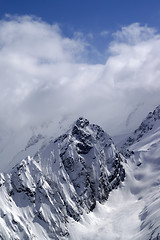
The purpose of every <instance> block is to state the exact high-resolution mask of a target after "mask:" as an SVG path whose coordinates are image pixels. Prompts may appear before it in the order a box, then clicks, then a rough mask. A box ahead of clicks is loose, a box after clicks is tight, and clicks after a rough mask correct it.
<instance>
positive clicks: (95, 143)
mask: <svg viewBox="0 0 160 240" xmlns="http://www.w3.org/2000/svg"><path fill="white" fill-rule="evenodd" d="M42 139H43V137H42V136H41V135H38V136H37V137H36V138H35V137H32V138H31V139H30V140H29V142H28V144H27V146H26V148H25V150H24V151H22V152H23V154H24V152H25V151H27V153H28V149H29V148H32V152H34V151H33V148H34V145H35V149H36V148H37V143H38V142H39V140H42ZM17 156H18V155H17ZM124 160H125V159H124V157H123V156H122V154H121V153H120V152H119V151H118V150H117V149H116V147H115V145H114V143H113V141H112V139H111V138H110V136H109V135H108V134H106V133H105V132H104V131H103V130H102V129H101V128H100V127H99V126H97V125H95V124H90V123H89V121H88V120H86V119H84V118H79V119H78V120H77V121H76V122H75V123H74V124H73V126H72V127H71V129H70V130H68V131H67V132H66V133H65V134H64V135H62V136H60V137H59V138H57V139H53V138H51V139H49V140H48V141H47V140H45V141H44V142H43V144H42V146H41V147H40V149H39V150H38V151H37V152H36V153H35V155H34V156H28V157H26V158H25V159H23V160H22V161H21V162H20V163H18V164H17V165H16V166H15V167H13V168H12V170H11V171H10V172H9V173H4V174H3V173H1V175H0V239H29V240H30V239H39V240H40V239H68V238H70V237H71V233H70V232H71V231H70V230H69V224H70V222H72V220H73V221H74V222H80V221H81V219H82V216H83V214H84V213H87V214H88V213H89V212H92V211H93V210H94V209H95V208H96V205H97V203H104V202H105V201H106V200H107V199H108V197H109V193H110V192H111V191H112V190H113V189H116V188H117V187H118V186H119V185H120V183H121V182H123V181H124V178H125V170H124V167H123V162H124Z"/></svg>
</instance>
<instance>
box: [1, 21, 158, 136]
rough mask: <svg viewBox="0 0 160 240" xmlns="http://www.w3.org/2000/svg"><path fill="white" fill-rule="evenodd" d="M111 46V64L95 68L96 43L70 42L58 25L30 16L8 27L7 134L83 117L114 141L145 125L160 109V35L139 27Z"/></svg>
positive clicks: (4, 74) (4, 67)
mask: <svg viewBox="0 0 160 240" xmlns="http://www.w3.org/2000/svg"><path fill="white" fill-rule="evenodd" d="M112 39H113V40H112V41H111V42H110V44H109V46H108V48H107V49H106V51H108V52H109V55H108V58H107V59H106V62H105V63H104V64H98V63H97V64H91V63H90V62H92V61H90V59H87V56H89V55H90V54H89V53H88V51H93V48H92V47H90V48H89V47H88V46H89V45H90V43H89V42H87V41H86V40H85V39H84V38H78V36H77V34H73V38H68V37H66V36H64V35H63V33H62V31H61V29H60V27H59V26H58V25H57V24H54V25H49V24H48V23H45V22H43V21H42V20H40V19H38V18H35V17H30V16H23V17H9V18H6V19H3V20H1V21H0V72H1V75H0V89H1V94H0V124H1V128H3V127H7V128H8V127H9V128H15V129H20V128H24V127H26V126H31V125H37V124H41V123H43V122H45V121H49V120H51V119H52V121H54V122H55V123H56V122H58V121H60V120H62V119H64V118H67V117H68V116H73V118H76V117H77V116H80V115H81V116H84V117H87V118H89V119H90V120H91V121H92V122H95V123H97V124H100V125H102V127H104V128H105V129H106V130H107V131H108V132H109V133H111V134H115V133H117V132H120V131H121V130H123V129H124V128H125V126H127V127H128V128H133V127H135V125H136V124H138V123H140V121H141V119H142V118H143V117H144V116H145V115H146V112H148V110H151V109H152V107H153V106H155V105H156V104H158V103H160V99H159V98H160V97H159V90H160V58H159V56H160V34H159V33H157V32H156V30H155V29H153V28H149V27H148V26H141V25H140V24H138V23H133V24H132V25H129V26H125V27H122V28H121V29H120V30H118V31H117V32H116V33H113V38H112ZM89 49H90V50H89ZM97 52H98V49H97ZM133 120H134V121H133Z"/></svg>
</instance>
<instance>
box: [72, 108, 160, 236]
mask: <svg viewBox="0 0 160 240" xmlns="http://www.w3.org/2000/svg"><path fill="white" fill-rule="evenodd" d="M159 119H160V106H158V107H157V108H156V109H155V110H154V111H153V112H151V113H149V114H148V115H147V117H146V118H145V119H144V121H143V122H142V123H141V124H140V127H139V128H138V129H137V130H135V131H134V132H133V133H132V134H131V135H130V138H131V139H134V140H133V141H128V139H130V138H127V141H126V140H125V139H122V140H121V145H119V147H120V151H121V152H122V151H123V153H124V154H125V156H126V161H124V162H123V167H124V168H125V180H124V182H123V183H121V185H120V187H119V188H117V189H115V190H113V191H112V192H111V193H110V195H109V198H108V200H107V201H106V202H105V203H104V204H103V205H100V204H97V207H96V210H94V211H93V212H91V213H89V214H88V215H87V214H85V213H84V217H83V220H82V221H81V224H79V223H75V222H73V221H71V222H70V225H69V227H68V228H69V229H70V230H71V237H72V238H71V239H74V240H81V239H83V240H92V239H96V240H110V239H112V240H117V239H120V240H133V239H134V240H159V239H160V208H159V206H160V120H159ZM72 229H73V230H72ZM75 233H76V236H75Z"/></svg>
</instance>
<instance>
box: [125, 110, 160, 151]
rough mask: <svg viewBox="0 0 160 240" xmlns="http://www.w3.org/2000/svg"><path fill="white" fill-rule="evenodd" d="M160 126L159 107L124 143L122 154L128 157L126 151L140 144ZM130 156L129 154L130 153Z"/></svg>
mask: <svg viewBox="0 0 160 240" xmlns="http://www.w3.org/2000/svg"><path fill="white" fill-rule="evenodd" d="M159 125H160V106H157V107H156V108H155V110H154V111H153V112H150V113H149V114H148V115H147V117H146V118H145V119H144V120H143V121H142V123H141V124H140V126H139V127H138V128H137V129H136V130H135V131H134V132H133V133H132V134H131V135H130V136H129V137H128V138H127V139H126V140H124V141H123V142H122V143H123V144H122V147H121V152H122V153H123V154H124V155H126V154H127V151H126V149H127V148H128V147H129V146H131V145H133V144H134V143H136V142H139V141H140V140H141V139H142V138H143V137H144V136H146V135H147V134H148V133H150V131H151V130H154V128H157V126H159ZM128 155H129V152H128Z"/></svg>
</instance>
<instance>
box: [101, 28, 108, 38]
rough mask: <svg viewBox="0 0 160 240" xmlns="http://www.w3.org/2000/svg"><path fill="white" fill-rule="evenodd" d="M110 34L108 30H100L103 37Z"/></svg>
mask: <svg viewBox="0 0 160 240" xmlns="http://www.w3.org/2000/svg"><path fill="white" fill-rule="evenodd" d="M108 34H109V32H108V31H106V30H104V31H102V32H100V36H102V37H106V36H107V35H108Z"/></svg>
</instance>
